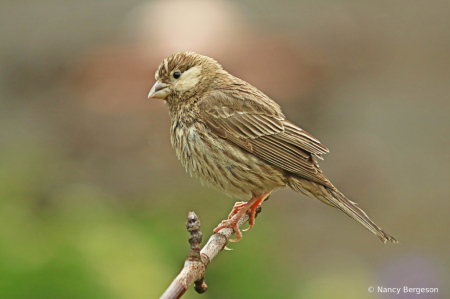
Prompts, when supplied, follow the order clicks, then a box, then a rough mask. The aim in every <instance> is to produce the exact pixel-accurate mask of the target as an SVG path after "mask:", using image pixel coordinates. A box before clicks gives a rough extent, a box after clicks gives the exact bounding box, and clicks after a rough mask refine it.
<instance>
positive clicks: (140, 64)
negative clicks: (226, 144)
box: [0, 0, 450, 299]
mask: <svg viewBox="0 0 450 299" xmlns="http://www.w3.org/2000/svg"><path fill="white" fill-rule="evenodd" d="M449 14H450V3H449V2H448V1H425V0H408V1H406V0H398V1H392V0H384V1H350V0H347V1H346V0H340V1H313V0H305V1H293V0H291V1H288V0H283V1H250V0H246V1H220V0H215V1H200V0H198V1H181V0H170V1H138V0H128V1H127V0H116V1H106V0H97V1H80V0H77V1H75V0H59V1H56V0H53V1H50V0H46V1H43V0H41V1H11V0H10V1H6V0H4V1H1V2H0V41H1V43H0V298H6V299H9V298H12V299H33V298H36V299H37V298H46V299H53V298H54V299H60V298H69V299H76V298H105V299H106V298H108V299H109V298H114V299H116V298H117V299H121V298H133V299H134V298H158V297H159V296H160V295H161V294H162V293H163V292H164V290H165V289H166V288H167V286H168V285H169V284H170V282H171V281H172V279H173V278H174V277H175V276H176V275H177V274H178V272H179V270H180V269H181V267H182V265H183V263H184V260H185V258H186V256H187V253H188V250H189V244H188V242H187V238H188V233H187V231H186V228H185V222H186V219H187V214H188V211H189V210H194V211H195V212H196V213H197V215H198V216H199V218H200V220H201V222H202V232H203V234H204V242H205V241H206V240H207V238H208V237H209V236H210V235H211V233H212V229H213V228H214V227H215V226H216V225H217V224H218V223H219V222H220V221H221V220H222V219H224V218H225V217H226V216H227V215H228V213H229V212H230V210H231V208H232V206H233V204H234V201H235V200H234V199H232V198H229V197H227V196H225V195H223V194H221V193H219V192H216V191H214V190H211V189H208V188H206V187H202V186H201V184H200V182H199V181H197V180H196V179H194V178H190V177H189V175H187V174H186V173H185V171H184V169H183V167H182V166H181V164H180V163H179V162H178V161H177V159H176V157H175V153H174V151H173V150H172V148H171V145H170V139H169V124H170V120H169V115H168V109H167V107H166V106H165V104H164V103H163V102H162V101H159V100H154V99H150V100H149V99H147V94H148V91H149V90H150V88H151V87H152V85H153V84H154V73H155V71H156V69H157V67H158V65H159V63H160V62H161V61H162V59H163V58H165V57H167V56H168V55H170V54H172V53H175V52H179V51H185V50H190V51H195V52H198V53H201V54H204V55H208V56H211V57H214V58H215V59H216V60H218V61H219V62H220V63H221V64H222V65H223V66H224V68H225V69H226V70H228V71H229V72H230V73H232V74H234V75H236V76H238V77H240V78H242V79H244V80H246V81H248V82H249V83H251V84H253V85H255V86H257V87H258V88H259V89H260V90H262V91H263V92H265V93H266V94H268V95H269V96H270V97H271V98H272V99H274V100H276V101H277V102H278V103H280V104H281V106H282V108H283V110H284V112H285V114H286V116H287V117H288V119H290V120H291V121H293V122H294V123H296V124H298V125H299V126H300V127H302V128H303V129H305V130H307V131H308V132H310V133H312V134H313V135H314V136H316V137H317V138H319V140H321V141H322V143H323V144H325V145H326V146H327V147H329V148H330V150H331V154H330V155H327V156H325V161H323V162H321V166H322V168H323V170H324V172H325V174H327V176H328V177H329V178H330V179H331V181H332V182H333V183H334V184H335V185H336V186H337V187H338V188H339V189H340V190H341V191H342V192H343V193H344V194H346V195H347V196H348V197H349V198H350V199H352V200H354V201H356V202H358V203H359V205H360V206H361V207H362V208H363V209H364V210H366V211H367V212H368V214H369V215H370V216H371V218H372V219H373V220H374V221H375V222H376V223H377V224H379V225H380V226H381V227H382V228H384V229H385V230H386V231H387V232H388V233H390V234H392V235H393V236H395V237H396V238H397V239H398V240H399V241H400V243H401V244H400V245H394V244H386V245H383V244H382V243H381V242H380V241H379V240H378V239H377V238H376V237H375V236H374V235H372V234H371V233H370V232H368V231H367V230H365V229H364V228H363V227H362V226H360V225H358V224H357V223H356V222H355V221H353V220H351V219H349V218H348V217H346V216H345V215H344V214H343V213H341V212H339V211H338V210H335V209H332V208H330V207H328V206H326V205H324V204H322V203H320V202H319V201H317V200H311V199H308V198H307V197H305V196H303V195H301V194H298V193H295V192H293V191H290V190H287V189H286V190H280V191H277V192H276V193H275V194H273V195H272V196H271V198H270V200H269V201H268V202H266V203H265V204H264V205H263V212H262V214H261V215H260V217H258V219H257V221H256V225H255V227H254V228H253V230H252V231H251V232H248V233H244V238H243V240H242V241H240V242H239V243H237V244H230V246H229V247H231V248H233V249H234V250H233V251H231V252H229V251H227V252H223V253H221V254H220V255H219V256H218V257H217V259H216V260H214V262H213V263H211V265H210V266H209V268H208V270H207V273H206V282H207V284H208V285H209V290H208V291H207V293H205V294H204V295H201V297H202V298H318V299H322V298H358V299H365V298H421V299H422V298H449V297H450V291H449V282H450V277H449V275H450V273H449V269H450V257H449V253H448V251H449V248H450V234H449V233H448V227H449V225H450V217H449V216H448V211H449V210H450V200H449V193H450V192H449V191H450V188H449V185H450V184H449V180H450V171H449V168H450V159H449V158H448V154H447V150H448V148H449V146H450V139H449V137H448V136H449V128H450V112H449V111H450V98H449V94H450V84H449V81H450V71H449V70H450V18H449V17H448V16H449ZM370 286H374V287H375V288H377V287H378V286H383V287H403V286H408V287H416V288H417V287H437V288H439V293H437V294H422V295H416V294H402V293H401V294H400V295H395V294H379V293H377V292H375V293H369V292H368V288H369V287H370ZM199 296H200V295H198V294H196V293H195V291H194V290H193V289H192V288H191V289H190V290H189V291H188V292H187V293H186V295H185V296H184V297H183V298H199Z"/></svg>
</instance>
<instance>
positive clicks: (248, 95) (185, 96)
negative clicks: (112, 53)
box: [149, 52, 397, 243]
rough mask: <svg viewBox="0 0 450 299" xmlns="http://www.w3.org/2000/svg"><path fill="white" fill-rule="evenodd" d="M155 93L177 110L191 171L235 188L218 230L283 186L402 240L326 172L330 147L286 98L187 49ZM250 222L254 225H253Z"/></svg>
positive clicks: (173, 132) (174, 135)
mask: <svg viewBox="0 0 450 299" xmlns="http://www.w3.org/2000/svg"><path fill="white" fill-rule="evenodd" d="M155 79H156V81H157V82H156V83H155V85H154V86H153V88H152V89H151V91H150V93H149V98H158V99H164V100H165V102H166V103H167V105H168V106H169V111H170V117H171V121H172V124H171V128H170V136H171V141H172V146H173V147H174V149H175V151H176V155H177V156H178V159H179V160H180V161H181V163H182V164H183V165H184V167H185V168H186V170H187V171H188V172H189V174H190V175H191V176H195V177H197V178H199V179H200V180H201V181H202V182H203V183H205V184H207V185H210V186H213V187H215V188H217V189H219V190H221V191H223V192H225V193H227V194H229V195H232V196H235V197H237V198H240V199H243V200H247V201H248V202H243V203H238V204H236V205H235V207H234V209H233V212H232V213H231V214H230V216H229V218H228V220H224V221H223V222H222V223H221V224H220V225H219V226H218V227H217V228H216V229H215V230H214V232H218V231H219V230H220V229H222V228H224V227H233V228H234V230H235V232H236V240H235V241H238V240H239V239H241V237H242V233H241V232H240V231H239V228H238V227H237V225H236V224H237V222H238V221H239V219H240V218H241V217H242V215H244V213H245V212H246V211H247V210H250V220H249V223H250V228H252V227H253V224H254V218H255V211H256V209H257V207H258V206H259V205H260V203H261V202H262V201H263V200H264V199H266V198H267V197H268V196H269V194H270V193H271V192H272V191H273V190H275V189H277V188H282V187H286V186H288V187H290V188H291V189H293V190H294V191H297V192H301V193H304V194H306V195H308V196H313V197H315V198H317V199H319V200H320V201H322V202H324V203H326V204H328V205H330V206H332V207H336V208H338V209H340V210H341V211H343V212H344V213H345V214H347V215H348V216H350V217H351V218H353V219H355V220H356V221H358V222H359V223H360V224H362V225H363V226H364V227H366V228H367V229H368V230H370V231H371V232H372V233H374V234H375V235H377V236H378V237H379V238H380V239H381V241H383V242H384V243H386V241H391V242H394V243H397V240H395V239H394V238H393V237H391V236H390V235H388V234H387V233H385V232H384V231H383V230H381V228H379V227H378V226H377V225H376V224H375V223H374V222H373V221H372V220H370V218H369V217H368V216H367V214H366V213H365V212H364V211H363V210H361V209H360V208H358V207H357V206H356V204H355V203H354V202H352V201H350V200H349V199H347V198H346V197H345V196H344V195H343V194H342V193H341V192H339V191H338V190H337V189H336V188H335V187H334V186H333V185H332V184H331V182H330V181H329V180H328V179H327V178H326V177H325V176H324V175H323V174H322V171H321V170H320V168H319V164H318V163H317V161H316V158H319V159H322V156H321V155H322V154H326V153H328V149H327V148H326V147H325V146H323V145H322V144H321V143H320V142H319V140H317V139H316V138H314V137H313V136H312V135H310V134H308V133H307V132H305V131H304V130H302V129H300V128H299V127H297V126H296V125H294V124H293V123H291V122H289V121H288V120H286V117H285V116H284V115H283V113H282V112H281V109H280V106H279V105H278V104H277V103H275V102H274V101H272V100H271V99H270V98H269V97H267V96H266V95H265V94H264V93H262V92H261V91H259V90H258V89H256V88H255V87H253V86H252V85H250V84H249V83H247V82H245V81H243V80H241V79H239V78H236V77H234V76H232V75H231V74H229V73H228V72H226V71H225V70H224V69H223V68H222V66H221V65H220V64H219V63H217V61H215V60H214V59H212V58H209V57H206V56H202V55H199V54H196V53H193V52H181V53H178V54H173V55H171V56H169V57H168V58H166V59H164V60H163V62H162V63H161V65H160V66H159V68H158V70H157V71H156V74H155ZM250 228H249V229H250Z"/></svg>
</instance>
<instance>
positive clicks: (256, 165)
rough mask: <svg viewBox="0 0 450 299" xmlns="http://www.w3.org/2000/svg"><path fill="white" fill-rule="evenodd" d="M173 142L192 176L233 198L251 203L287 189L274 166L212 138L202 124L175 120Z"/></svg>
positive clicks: (172, 130) (172, 133) (179, 156)
mask: <svg viewBox="0 0 450 299" xmlns="http://www.w3.org/2000/svg"><path fill="white" fill-rule="evenodd" d="M171 141H172V146H173V148H174V149H175V152H176V155H177V157H178V159H179V160H180V161H181V163H182V164H183V166H184V167H185V169H186V171H187V172H188V173H189V174H190V175H191V176H194V177H197V178H199V179H200V180H201V182H202V183H203V184H206V185H209V186H212V187H215V188H216V189H219V190H221V191H223V192H224V193H227V194H229V195H233V196H235V197H238V198H241V199H246V200H248V199H250V198H251V197H252V196H253V195H254V194H260V193H263V192H266V191H271V190H273V189H275V188H278V187H282V186H284V185H285V183H284V181H283V175H282V174H281V173H279V172H278V171H277V170H275V169H273V167H272V166H271V165H268V164H267V163H265V162H263V161H261V160H260V159H258V158H257V157H255V156H253V155H252V154H250V153H248V152H246V151H244V150H242V149H240V148H238V147H236V146H234V145H232V144H229V143H228V142H227V141H226V140H224V139H222V138H220V137H218V136H216V135H214V134H212V133H211V132H210V131H209V130H208V129H207V128H206V127H205V126H204V125H203V124H202V123H200V122H194V123H191V124H189V125H187V124H186V123H184V122H183V121H181V120H180V119H176V120H174V121H173V122H172V126H171Z"/></svg>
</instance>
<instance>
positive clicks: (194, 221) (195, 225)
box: [160, 207, 261, 299]
mask: <svg viewBox="0 0 450 299" xmlns="http://www.w3.org/2000/svg"><path fill="white" fill-rule="evenodd" d="M259 212H261V207H258V209H257V210H256V215H258V214H259ZM249 218H250V216H249V214H248V213H246V214H244V216H242V218H241V219H240V220H239V222H238V224H237V225H238V227H241V226H242V225H243V224H244V223H245V222H247V221H248V219H249ZM186 228H187V230H188V231H189V233H190V234H191V236H190V238H189V243H190V244H191V250H190V251H189V255H188V258H187V259H186V261H185V263H184V267H183V269H182V270H181V272H180V274H178V276H177V277H176V278H175V279H174V280H173V281H172V283H171V284H170V286H169V287H168V288H167V290H166V291H165V292H164V294H163V295H162V296H161V297H160V299H178V298H181V296H183V294H184V293H185V292H186V290H187V289H188V288H189V286H190V285H191V284H192V283H194V289H195V290H196V291H197V293H199V294H201V293H204V292H206V290H207V289H208V286H207V285H206V283H205V281H204V278H205V271H206V267H207V266H208V265H209V263H210V262H211V261H212V260H213V259H214V258H215V257H216V255H217V254H218V253H219V252H221V251H222V250H223V249H224V248H225V245H226V244H227V242H228V240H229V239H230V237H231V236H232V235H233V234H234V230H233V229H232V228H223V229H221V230H220V231H219V232H218V233H216V234H214V235H212V236H211V238H209V240H208V243H206V245H205V246H204V247H203V248H202V250H201V251H200V243H201V242H202V233H201V232H200V220H199V219H198V217H197V215H195V213H194V212H189V215H188V221H187V223H186Z"/></svg>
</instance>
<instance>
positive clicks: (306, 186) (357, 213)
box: [289, 178, 398, 243]
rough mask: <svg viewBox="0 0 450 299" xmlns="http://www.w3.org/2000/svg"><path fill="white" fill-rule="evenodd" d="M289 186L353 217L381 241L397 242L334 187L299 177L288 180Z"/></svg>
mask: <svg viewBox="0 0 450 299" xmlns="http://www.w3.org/2000/svg"><path fill="white" fill-rule="evenodd" d="M289 187H291V189H293V190H294V191H297V192H301V193H303V194H306V195H308V196H311V195H312V196H314V197H316V198H317V199H319V200H320V201H322V202H323V203H326V204H327V205H330V206H332V207H335V208H338V209H339V210H341V211H342V212H344V213H345V214H347V216H349V217H350V218H353V219H355V220H356V221H358V222H359V223H360V224H361V225H362V226H364V227H365V228H367V229H368V230H370V231H371V232H372V233H374V234H375V235H377V236H378V238H380V239H381V241H382V242H383V243H386V242H387V241H390V242H392V243H398V241H397V240H396V239H395V238H394V237H392V236H390V235H388V234H387V233H385V232H384V231H383V230H382V229H381V228H380V227H379V226H378V225H376V224H375V222H373V221H372V220H371V219H370V218H369V216H367V214H366V213H365V212H364V211H363V210H362V209H360V208H359V207H358V206H357V205H356V203H354V202H353V201H351V200H349V199H348V198H347V197H345V196H344V194H342V193H341V192H339V190H337V189H336V188H334V187H325V186H322V185H320V184H317V183H314V182H311V181H308V180H304V179H300V178H291V179H290V180H289Z"/></svg>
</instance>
